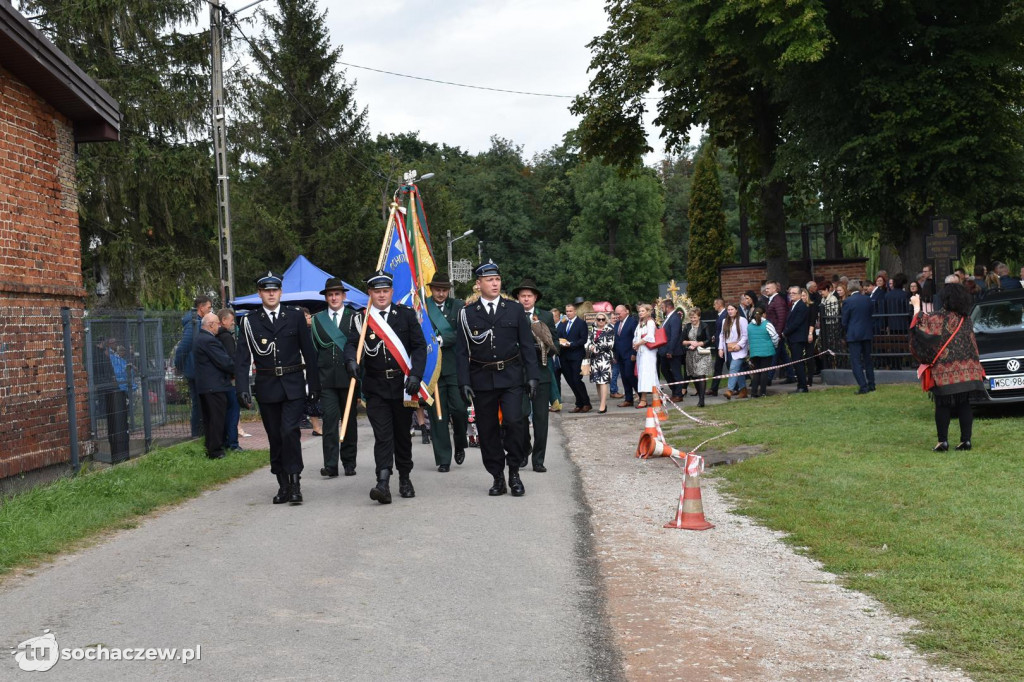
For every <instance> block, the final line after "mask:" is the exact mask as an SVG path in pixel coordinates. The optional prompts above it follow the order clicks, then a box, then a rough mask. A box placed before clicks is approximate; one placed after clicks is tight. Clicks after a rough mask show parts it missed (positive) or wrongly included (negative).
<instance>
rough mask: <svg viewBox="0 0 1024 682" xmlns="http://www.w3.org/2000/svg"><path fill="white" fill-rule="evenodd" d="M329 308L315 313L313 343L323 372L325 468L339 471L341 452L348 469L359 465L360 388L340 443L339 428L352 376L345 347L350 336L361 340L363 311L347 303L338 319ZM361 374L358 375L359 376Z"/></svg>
mask: <svg viewBox="0 0 1024 682" xmlns="http://www.w3.org/2000/svg"><path fill="white" fill-rule="evenodd" d="M333 315H334V313H333V311H332V310H331V309H330V308H328V309H327V310H322V311H320V312H319V313H317V314H316V315H314V316H313V328H312V334H313V345H314V346H316V350H317V368H318V372H319V374H320V389H321V392H320V405H321V407H322V408H323V412H324V417H323V418H324V425H323V441H324V442H323V448H324V468H325V469H329V470H333V471H334V472H337V470H338V459H339V454H340V458H341V464H342V466H343V467H344V468H345V471H346V472H349V471H355V468H356V444H357V443H356V438H357V436H356V433H357V432H356V407H357V404H358V402H359V388H358V384H357V385H356V390H355V391H354V392H353V395H352V411H351V412H350V413H349V417H348V427H347V429H346V430H345V440H344V441H343V442H342V443H340V447H339V443H338V431H339V426H340V421H341V416H342V413H343V412H344V410H345V401H346V400H347V399H348V386H349V379H351V376H350V375H349V373H348V370H346V369H345V358H344V350H345V344H346V343H347V342H348V340H349V338H353V339H355V340H356V342H358V339H359V328H360V326H361V325H362V315H360V314H359V313H358V312H357V311H355V310H354V309H353V308H351V307H349V306H348V305H344V306H342V307H341V310H340V311H339V314H338V318H339V319H338V323H337V324H335V322H334V318H333ZM357 378H358V377H357Z"/></svg>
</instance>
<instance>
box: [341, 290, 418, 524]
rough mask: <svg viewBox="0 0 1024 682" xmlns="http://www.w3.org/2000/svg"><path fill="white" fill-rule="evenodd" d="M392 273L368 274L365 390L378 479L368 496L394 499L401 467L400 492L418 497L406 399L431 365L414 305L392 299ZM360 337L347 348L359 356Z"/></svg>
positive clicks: (384, 500)
mask: <svg viewBox="0 0 1024 682" xmlns="http://www.w3.org/2000/svg"><path fill="white" fill-rule="evenodd" d="M392 281H393V277H392V275H391V273H390V272H385V271H383V270H377V271H376V272H374V273H373V274H372V275H370V276H369V277H368V278H367V279H366V286H367V293H368V294H369V295H370V307H369V308H367V310H366V316H367V329H366V332H367V333H366V340H365V342H364V345H363V358H362V366H363V395H365V396H366V416H367V417H369V419H370V426H371V427H372V428H373V459H374V462H375V465H376V473H377V485H376V486H375V487H374V488H373V489H372V490H371V491H370V499H372V500H376V501H377V502H379V503H380V504H391V487H390V479H391V473H392V469H393V468H397V469H398V494H399V495H401V496H402V497H416V490H415V488H413V486H412V479H411V478H410V474H411V472H412V436H411V435H410V432H409V426H410V424H411V423H412V411H413V408H412V407H410V406H407V405H406V403H407V402H411V401H415V400H417V397H416V395H417V394H418V393H419V390H420V380H421V379H422V378H423V371H424V370H425V369H426V365H427V340H426V339H425V338H424V337H423V329H422V328H421V327H420V322H419V319H418V317H417V315H416V311H415V310H413V309H412V308H410V307H409V306H406V305H402V304H401V303H394V302H393V301H392V296H393V294H394V290H393V289H392V286H391V285H392ZM356 345H357V341H354V340H351V339H350V340H349V343H348V345H347V346H346V349H345V350H346V353H348V354H349V356H350V357H351V358H353V359H354V358H355V351H356Z"/></svg>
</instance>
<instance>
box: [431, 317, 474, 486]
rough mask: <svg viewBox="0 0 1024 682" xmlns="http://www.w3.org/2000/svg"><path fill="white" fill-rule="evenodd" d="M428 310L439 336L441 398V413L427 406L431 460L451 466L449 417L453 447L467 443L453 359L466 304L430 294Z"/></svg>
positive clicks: (460, 447) (463, 407)
mask: <svg viewBox="0 0 1024 682" xmlns="http://www.w3.org/2000/svg"><path fill="white" fill-rule="evenodd" d="M426 305H427V313H428V314H429V315H430V321H431V322H432V323H433V325H434V329H435V330H437V333H438V335H439V336H440V337H441V374H440V376H439V377H438V379H437V392H438V394H439V395H440V398H441V417H440V418H438V416H437V407H436V406H433V405H432V406H430V407H429V408H427V409H428V411H429V412H430V432H431V444H432V445H433V446H434V463H435V464H437V466H446V467H450V466H451V463H452V439H451V438H450V437H449V436H448V421H449V419H450V420H451V424H452V433H453V435H454V437H455V449H456V450H462V451H463V452H465V450H466V447H467V446H468V444H469V443H468V441H467V440H466V427H467V424H468V422H469V413H468V412H467V411H466V403H465V401H463V399H462V396H461V395H460V394H459V377H458V372H457V369H456V360H455V340H456V333H455V330H456V329H457V327H458V319H459V311H461V310H462V308H463V307H464V306H465V303H464V302H463V301H460V300H459V299H457V298H447V299H445V302H444V303H442V304H441V305H440V306H439V305H438V304H437V302H436V301H435V300H434V299H433V298H428V299H427V304H426Z"/></svg>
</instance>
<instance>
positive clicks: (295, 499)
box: [288, 474, 302, 504]
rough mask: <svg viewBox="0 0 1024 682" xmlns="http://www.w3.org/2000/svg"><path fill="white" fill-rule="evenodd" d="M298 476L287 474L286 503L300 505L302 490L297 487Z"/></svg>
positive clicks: (299, 477)
mask: <svg viewBox="0 0 1024 682" xmlns="http://www.w3.org/2000/svg"><path fill="white" fill-rule="evenodd" d="M301 478H302V477H301V476H300V475H299V474H288V503H289V504H302V488H301V487H300V486H299V479H301Z"/></svg>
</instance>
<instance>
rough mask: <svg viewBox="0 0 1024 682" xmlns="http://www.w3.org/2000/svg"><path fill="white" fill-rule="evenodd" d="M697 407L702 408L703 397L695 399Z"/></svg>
mask: <svg viewBox="0 0 1024 682" xmlns="http://www.w3.org/2000/svg"><path fill="white" fill-rule="evenodd" d="M697 407H704V397H703V396H701V397H700V398H698V399H697Z"/></svg>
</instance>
